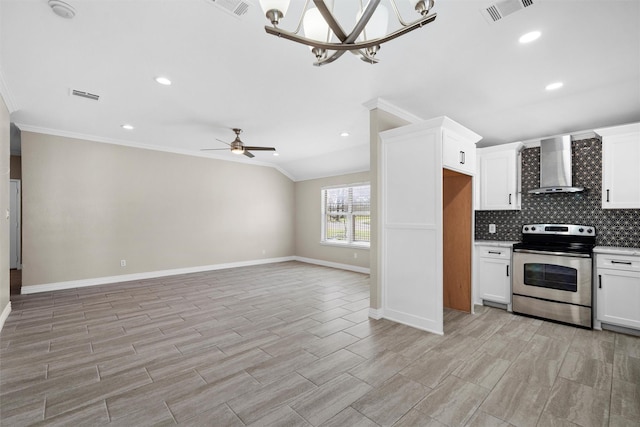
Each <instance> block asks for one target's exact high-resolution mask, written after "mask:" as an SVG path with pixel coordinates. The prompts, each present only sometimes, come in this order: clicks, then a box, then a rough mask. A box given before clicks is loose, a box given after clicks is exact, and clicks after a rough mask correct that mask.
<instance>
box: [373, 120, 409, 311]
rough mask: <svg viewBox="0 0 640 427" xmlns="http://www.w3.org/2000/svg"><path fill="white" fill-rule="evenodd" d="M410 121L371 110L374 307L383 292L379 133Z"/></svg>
mask: <svg viewBox="0 0 640 427" xmlns="http://www.w3.org/2000/svg"><path fill="white" fill-rule="evenodd" d="M408 124H409V122H408V121H406V120H403V119H401V118H399V117H397V116H394V115H393V114H390V113H387V112H386V111H383V110H380V109H377V108H376V109H373V110H371V111H370V112H369V141H370V149H371V152H370V181H371V248H370V265H371V267H370V271H371V273H370V276H371V279H370V281H369V306H370V307H371V308H373V309H376V310H377V309H379V308H381V304H382V302H381V300H380V295H381V293H382V289H381V285H380V278H379V275H378V269H379V265H380V251H379V249H378V236H379V235H380V227H379V223H378V218H379V214H378V206H379V205H378V200H379V198H380V187H379V185H378V182H379V180H378V167H379V165H378V147H379V145H380V137H379V136H378V134H379V133H380V132H383V131H385V130H389V129H395V128H398V127H400V126H404V125H408Z"/></svg>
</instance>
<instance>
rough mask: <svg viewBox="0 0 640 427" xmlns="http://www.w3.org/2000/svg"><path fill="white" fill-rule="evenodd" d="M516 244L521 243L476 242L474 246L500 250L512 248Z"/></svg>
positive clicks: (500, 241)
mask: <svg viewBox="0 0 640 427" xmlns="http://www.w3.org/2000/svg"><path fill="white" fill-rule="evenodd" d="M514 243H519V242H510V241H502V240H476V241H475V242H474V245H476V246H495V247H498V248H510V247H512V246H513V244H514Z"/></svg>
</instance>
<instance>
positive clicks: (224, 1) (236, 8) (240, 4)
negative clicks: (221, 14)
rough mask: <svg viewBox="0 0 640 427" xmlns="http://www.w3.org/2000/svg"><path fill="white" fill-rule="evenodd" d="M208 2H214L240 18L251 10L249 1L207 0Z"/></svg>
mask: <svg viewBox="0 0 640 427" xmlns="http://www.w3.org/2000/svg"><path fill="white" fill-rule="evenodd" d="M205 1H206V2H207V3H210V4H213V5H214V6H217V7H218V8H220V9H222V10H224V11H225V12H227V13H228V14H231V15H233V16H235V17H236V18H240V17H241V16H242V15H244V14H245V13H247V12H248V11H249V3H247V2H246V1H242V0H205Z"/></svg>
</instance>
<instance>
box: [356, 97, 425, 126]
mask: <svg viewBox="0 0 640 427" xmlns="http://www.w3.org/2000/svg"><path fill="white" fill-rule="evenodd" d="M362 105H363V106H364V107H365V108H366V109H367V110H369V111H371V110H375V109H378V110H382V111H385V112H387V113H389V114H393V115H394V116H396V117H399V118H401V119H403V120H406V121H408V122H409V123H419V122H422V121H423V119H422V118H421V117H418V116H416V115H415V114H413V113H410V112H408V111H407V110H403V109H402V108H400V107H398V106H396V105H394V104H392V103H390V102H389V101H386V100H385V99H383V98H373V99H371V100H369V101H367V102H365V103H364V104H362Z"/></svg>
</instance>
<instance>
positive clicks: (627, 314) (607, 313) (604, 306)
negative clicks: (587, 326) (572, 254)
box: [595, 254, 640, 329]
mask: <svg viewBox="0 0 640 427" xmlns="http://www.w3.org/2000/svg"><path fill="white" fill-rule="evenodd" d="M596 274H597V276H596V283H595V286H596V297H597V299H596V306H597V307H596V309H597V321H598V322H599V323H606V324H611V325H616V326H623V327H627V328H634V329H640V256H631V255H610V254H596Z"/></svg>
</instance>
